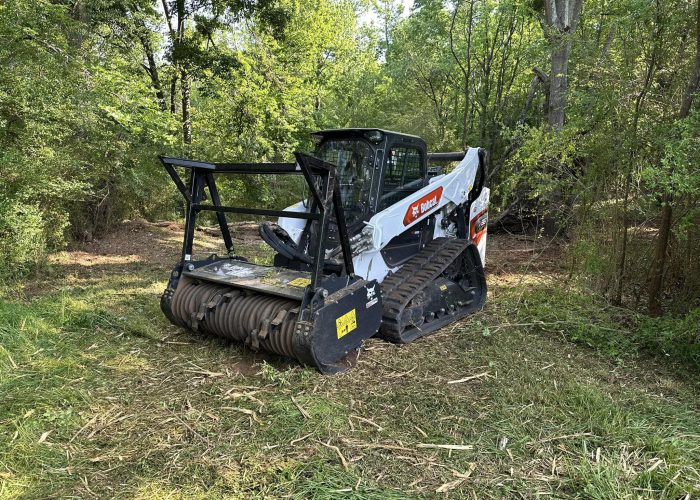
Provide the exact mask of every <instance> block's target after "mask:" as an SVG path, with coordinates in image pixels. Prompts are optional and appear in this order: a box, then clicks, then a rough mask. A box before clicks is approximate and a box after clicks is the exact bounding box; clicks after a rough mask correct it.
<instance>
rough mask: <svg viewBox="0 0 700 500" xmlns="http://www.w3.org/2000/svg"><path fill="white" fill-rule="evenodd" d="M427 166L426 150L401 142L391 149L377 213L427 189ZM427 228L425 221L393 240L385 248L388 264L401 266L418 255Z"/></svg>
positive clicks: (387, 152)
mask: <svg viewBox="0 0 700 500" xmlns="http://www.w3.org/2000/svg"><path fill="white" fill-rule="evenodd" d="M425 165H426V158H425V151H424V150H423V149H422V148H420V147H418V146H416V145H413V144H407V143H401V142H398V143H394V144H392V145H391V146H389V147H388V148H387V151H386V156H385V160H384V168H383V172H382V186H381V191H380V196H379V203H378V207H377V211H382V210H384V209H386V208H388V207H390V206H392V205H394V204H396V203H398V202H399V201H401V200H403V199H404V198H406V197H407V196H410V195H412V194H413V193H415V192H416V191H418V190H419V189H421V188H422V187H423V186H425V185H426V184H427V182H428V177H427V172H426V168H425ZM427 228H428V223H427V222H426V221H423V222H420V223H419V224H416V225H415V226H413V227H411V228H410V229H407V230H406V231H404V232H403V233H401V234H400V235H398V236H396V237H395V238H393V239H392V240H391V241H390V242H389V243H388V244H387V245H386V246H385V247H384V248H383V249H382V257H383V258H384V260H385V262H386V263H387V265H388V266H389V267H396V266H400V265H401V264H403V263H404V262H406V261H407V260H408V259H410V258H411V257H412V256H413V255H415V254H416V253H418V252H419V251H420V249H421V248H422V246H423V244H424V238H423V235H424V233H425V232H426V229H427Z"/></svg>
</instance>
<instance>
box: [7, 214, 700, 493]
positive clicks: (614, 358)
mask: <svg viewBox="0 0 700 500" xmlns="http://www.w3.org/2000/svg"><path fill="white" fill-rule="evenodd" d="M244 234H245V235H246V239H245V240H244V241H240V240H239V241H238V243H239V244H242V245H243V246H244V248H246V249H247V250H248V254H249V255H250V254H252V255H253V256H254V258H255V259H257V260H258V261H260V262H265V261H266V259H268V258H269V255H270V254H269V252H268V251H267V249H265V247H264V246H262V245H260V244H259V243H258V242H256V240H255V237H254V232H253V231H251V230H250V228H247V229H246V231H245V233H244ZM202 236H204V240H205V245H204V247H208V248H209V249H212V250H213V249H215V248H216V243H215V240H214V239H213V238H209V237H207V236H206V235H205V234H204V233H201V232H200V233H198V237H202ZM180 237H181V233H180V228H179V227H178V226H177V225H170V226H168V225H163V226H154V225H149V224H146V223H142V222H133V223H128V224H125V225H124V226H123V227H122V228H121V229H120V230H119V231H118V232H116V233H115V234H113V235H111V236H109V237H108V238H106V239H104V240H102V241H99V242H93V243H91V244H89V245H87V246H85V247H84V248H82V249H81V250H80V251H71V252H63V253H61V254H57V255H55V256H54V257H53V258H52V263H51V265H50V266H49V267H48V268H47V269H46V270H44V271H42V273H41V275H40V276H39V277H37V278H36V279H34V280H32V281H31V282H29V283H28V284H26V285H25V286H23V287H14V288H8V287H5V288H3V289H2V291H1V292H0V299H1V301H0V497H2V498H15V497H47V496H64V497H70V496H75V497H105V496H117V497H129V498H132V497H138V498H193V497H212V498H220V497H222V496H231V497H237V498H253V497H267V498H269V497H275V498H276V497H297V498H311V497H315V498H428V497H442V496H447V497H450V498H484V497H502V496H523V497H535V496H538V495H539V494H543V495H544V494H547V495H554V496H555V497H568V496H581V497H586V498H622V497H630V498H636V497H660V496H661V497H668V498H678V497H683V496H684V495H690V494H693V493H697V492H698V491H700V474H699V469H700V414H699V413H698V392H699V391H698V389H699V384H698V377H697V373H689V372H686V371H684V369H683V368H682V367H672V366H667V364H666V363H665V362H664V360H663V359H659V358H654V359H648V358H643V357H640V356H639V355H637V354H635V355H630V354H628V353H627V351H629V350H631V346H632V344H631V341H630V340H629V338H630V335H631V333H633V332H632V331H631V328H633V326H632V325H633V323H632V322H631V320H630V316H629V313H627V312H625V311H622V310H615V309H610V308H608V307H606V306H604V305H603V304H602V303H600V302H599V301H597V300H596V298H595V297H594V296H591V295H590V294H588V293H586V291H585V289H584V288H579V287H577V286H576V284H575V283H573V282H569V279H568V278H567V270H566V265H567V263H566V261H565V260H564V259H563V258H562V257H561V253H560V252H559V249H558V248H557V247H556V246H552V245H548V246H547V245H546V244H545V242H539V241H533V240H529V239H523V238H517V237H513V236H500V235H498V236H495V237H493V236H492V237H491V238H490V240H489V245H490V248H489V262H488V271H489V286H490V292H489V300H488V305H487V307H486V308H485V310H484V311H483V312H481V313H479V314H477V315H475V316H473V317H471V318H469V319H467V320H464V321H462V322H460V323H458V324H455V325H452V326H449V327H447V328H445V329H443V330H441V331H440V332H438V333H437V334H435V335H433V336H431V337H429V338H426V339H423V340H421V341H419V342H416V343H414V344H412V345H408V346H401V347H399V346H394V345H390V344H387V343H384V342H381V341H375V340H372V341H370V342H369V343H368V345H367V348H366V349H365V350H364V351H363V352H362V355H361V356H360V359H359V365H358V367H357V368H356V369H355V370H353V371H351V372H349V373H347V374H343V375H338V376H332V377H328V376H321V375H319V374H318V373H316V372H315V371H313V370H311V369H305V368H301V367H299V366H297V365H296V364H294V363H291V362H288V361H285V360H283V359H281V358H279V357H275V356H271V355H263V354H253V353H251V352H249V351H247V350H245V349H244V348H242V347H239V346H238V345H235V344H229V343H226V342H223V341H220V340H216V339H210V338H204V337H200V336H196V335H193V334H189V333H187V332H185V331H182V330H180V329H178V328H175V327H173V326H171V325H169V324H168V323H167V322H166V320H165V319H164V318H163V316H162V315H161V313H160V310H159V307H158V297H159V294H160V293H161V292H162V290H163V288H164V286H165V278H166V276H167V273H168V272H169V270H170V268H171V266H172V264H173V263H174V262H175V261H176V259H177V256H178V253H179V246H180V241H181V240H180ZM206 249H207V248H203V250H206ZM243 253H244V254H245V252H243ZM587 344H590V345H587Z"/></svg>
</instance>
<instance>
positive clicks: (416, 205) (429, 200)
mask: <svg viewBox="0 0 700 500" xmlns="http://www.w3.org/2000/svg"><path fill="white" fill-rule="evenodd" d="M440 198H442V186H440V187H439V188H437V189H435V190H433V191H431V192H429V193H428V194H426V195H425V196H423V197H421V198H419V199H417V200H416V201H414V202H413V203H411V205H410V206H409V207H408V210H406V215H405V216H404V218H403V225H404V226H408V225H409V224H411V223H412V222H414V221H416V220H418V219H420V218H421V217H423V216H424V215H425V214H427V213H428V212H430V211H431V210H432V209H433V208H435V207H437V206H438V205H439V204H440Z"/></svg>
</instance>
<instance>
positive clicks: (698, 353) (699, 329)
mask: <svg viewBox="0 0 700 500" xmlns="http://www.w3.org/2000/svg"><path fill="white" fill-rule="evenodd" d="M640 337H641V342H642V346H643V347H644V348H646V349H648V350H649V351H652V352H662V353H663V354H664V355H666V356H668V357H669V358H671V359H673V360H675V361H683V362H686V363H688V364H690V365H691V366H694V367H695V368H699V367H700V309H694V310H692V311H690V312H689V313H687V314H685V315H681V316H673V315H669V316H665V317H661V318H648V317H645V318H642V319H641V321H640Z"/></svg>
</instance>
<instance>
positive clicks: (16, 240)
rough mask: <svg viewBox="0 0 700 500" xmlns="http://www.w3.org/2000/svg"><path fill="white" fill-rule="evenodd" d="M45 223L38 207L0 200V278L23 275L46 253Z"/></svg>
mask: <svg viewBox="0 0 700 500" xmlns="http://www.w3.org/2000/svg"><path fill="white" fill-rule="evenodd" d="M46 231H47V227H46V222H45V221H44V219H43V218H42V216H41V211H40V210H39V207H38V206H36V205H32V204H26V205H25V204H22V203H19V202H17V201H8V200H4V199H0V255H2V256H3V258H4V261H5V264H6V265H5V266H3V268H2V269H0V277H3V278H14V277H19V276H21V275H23V274H26V273H27V272H28V271H30V270H31V269H32V268H33V267H34V266H36V265H37V264H38V263H40V262H41V260H42V259H43V258H44V257H45V255H46Z"/></svg>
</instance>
